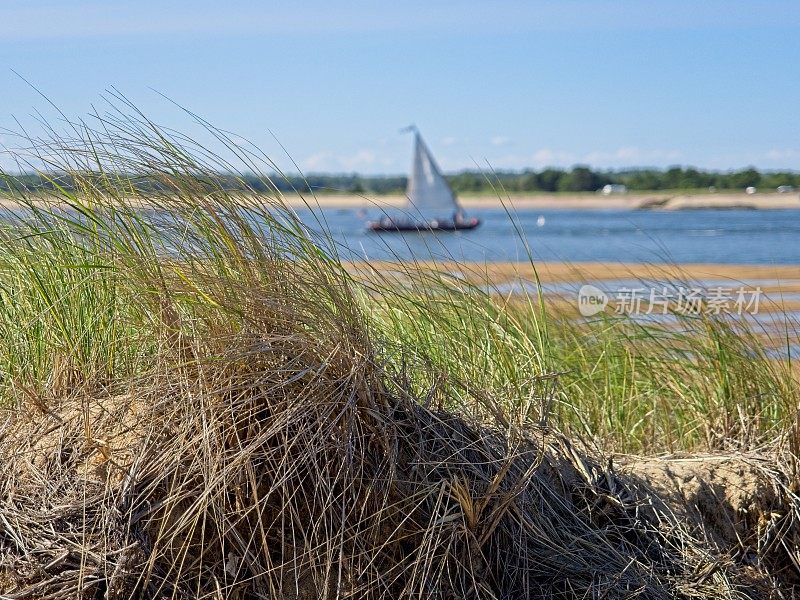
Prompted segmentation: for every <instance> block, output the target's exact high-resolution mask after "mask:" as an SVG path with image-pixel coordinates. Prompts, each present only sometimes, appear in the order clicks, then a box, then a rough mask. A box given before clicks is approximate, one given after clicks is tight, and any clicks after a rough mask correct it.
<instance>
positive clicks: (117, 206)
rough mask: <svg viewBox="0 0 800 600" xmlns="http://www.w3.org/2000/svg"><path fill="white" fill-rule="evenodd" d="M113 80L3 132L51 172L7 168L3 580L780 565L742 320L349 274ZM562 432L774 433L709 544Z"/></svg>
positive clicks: (704, 582)
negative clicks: (660, 322)
mask: <svg viewBox="0 0 800 600" xmlns="http://www.w3.org/2000/svg"><path fill="white" fill-rule="evenodd" d="M120 102H121V103H122V107H121V108H122V109H124V110H122V111H118V112H112V113H111V114H110V115H104V116H98V117H97V118H96V120H95V121H92V122H91V123H71V124H69V127H68V128H67V131H68V132H71V133H69V134H68V135H60V136H56V137H52V138H49V139H47V140H30V144H29V146H30V150H31V152H32V156H30V158H29V159H28V160H29V161H30V165H31V167H35V168H39V169H40V171H41V173H42V175H43V176H44V177H48V178H50V180H51V182H52V184H53V191H51V192H47V193H43V192H41V191H40V190H28V189H24V188H13V186H14V185H18V181H17V180H14V179H13V178H9V179H8V180H7V181H8V185H9V186H12V188H13V189H12V190H11V192H9V194H8V198H7V199H6V202H5V204H4V206H5V207H6V209H5V211H6V212H5V215H4V221H3V225H2V227H0V299H1V300H2V301H1V302H0V377H1V379H0V399H1V401H2V403H3V405H5V406H7V407H12V406H13V407H16V408H18V409H20V410H16V411H10V413H9V414H10V415H11V416H10V417H9V420H7V421H6V422H5V424H4V425H3V426H2V427H0V458H2V459H3V460H1V461H0V481H2V482H3V486H4V488H3V493H2V494H0V517H2V520H3V523H4V529H3V531H2V532H0V548H1V549H2V550H3V552H2V553H0V554H2V556H0V592H2V593H5V588H3V585H5V579H10V580H11V582H12V584H11V587H14V586H15V590H17V591H15V594H16V596H15V597H28V598H38V597H49V598H67V597H87V598H88V597H108V598H127V597H132V596H133V597H142V598H162V597H197V598H201V597H202V598H220V597H241V598H263V597H270V598H273V597H274V598H317V597H328V598H340V597H341V598H344V597H348V598H398V597H415V598H416V597H419V598H428V597H432V598H439V597H441V598H447V597H459V598H520V599H521V598H531V597H553V598H573V597H614V598H629V597H646V598H666V597H685V598H706V597H714V598H730V597H745V596H746V597H751V596H747V594H746V592H745V591H743V590H749V589H750V587H753V586H755V585H756V584H757V585H764V586H767V587H768V586H769V585H772V586H773V587H774V588H775V589H778V590H784V589H785V590H788V589H790V588H791V586H792V585H794V583H793V582H794V581H795V579H794V577H795V576H796V569H794V567H793V566H792V565H793V564H796V563H793V562H792V560H796V558H794V557H795V555H794V554H792V552H793V551H792V550H791V548H790V546H791V545H792V544H795V543H796V540H797V539H800V501H798V499H797V498H796V496H795V495H794V492H793V491H792V490H793V489H794V488H793V487H792V485H791V483H790V482H787V481H786V478H785V477H784V473H787V472H789V471H791V469H792V468H793V464H794V463H793V459H792V458H791V457H792V456H793V455H792V452H793V451H794V450H796V442H795V437H796V435H795V432H796V428H795V415H796V410H797V402H798V387H797V382H796V380H795V379H794V378H793V377H792V369H793V366H792V364H791V363H788V364H787V363H786V362H784V361H778V360H773V359H771V358H770V357H769V355H768V352H767V350H766V347H765V346H764V343H763V340H762V339H761V337H760V336H759V332H758V331H757V330H755V329H753V328H752V326H751V328H750V329H748V328H747V326H746V325H744V326H743V325H742V324H734V323H731V322H729V321H726V320H723V319H716V318H713V317H711V316H691V315H684V316H679V317H678V322H677V325H676V326H674V327H669V328H664V327H660V326H656V325H653V324H647V323H642V322H637V321H634V320H630V319H627V318H624V317H613V316H608V317H605V318H599V319H596V320H592V321H585V320H576V319H575V318H574V317H573V316H570V315H568V314H565V313H564V312H563V311H562V310H560V309H559V308H558V307H557V306H554V305H550V304H549V303H548V302H547V301H546V300H545V298H544V297H543V296H542V295H541V294H538V293H531V294H528V295H521V296H515V297H512V298H508V297H506V298H504V297H502V296H500V295H499V294H495V293H492V291H491V287H490V286H489V287H487V286H486V285H483V282H478V283H474V282H473V283H472V284H470V283H467V282H466V281H464V280H462V279H459V278H457V277H454V276H452V275H448V274H447V273H438V272H436V271H435V270H434V271H431V270H430V269H427V268H421V266H420V265H416V264H413V263H404V264H398V265H397V267H396V269H395V272H394V273H393V274H392V275H391V276H390V275H388V274H386V273H383V272H370V271H369V270H368V269H362V270H361V271H360V272H359V273H358V274H354V273H353V272H352V270H348V268H346V267H345V265H343V264H342V262H341V261H340V260H339V259H338V250H339V249H337V248H336V247H335V246H334V244H333V243H332V242H331V241H330V240H329V239H326V238H325V237H324V235H322V236H321V235H319V233H318V230H321V229H324V223H321V222H320V223H302V222H300V221H299V220H298V219H297V217H296V216H295V215H294V213H293V212H292V211H291V210H290V209H288V208H287V207H286V206H285V205H284V204H283V203H282V202H281V199H280V194H278V192H277V191H276V192H275V194H274V195H273V196H272V197H271V198H269V197H266V196H263V195H262V196H259V195H256V194H254V193H253V191H252V190H250V189H248V187H247V183H246V181H245V180H244V179H242V181H241V182H240V186H238V187H235V186H231V185H230V178H229V177H226V178H225V179H224V181H223V180H221V179H220V178H219V177H218V176H217V175H216V174H217V173H219V172H226V173H231V172H233V173H235V172H236V166H235V164H233V163H234V162H235V163H236V164H238V165H240V167H239V168H240V169H241V170H242V171H245V170H246V171H247V172H258V164H259V163H260V162H263V160H264V157H261V156H260V155H258V154H257V152H256V151H255V150H253V149H248V148H242V147H240V146H238V145H236V144H234V143H233V142H232V141H231V139H230V138H229V137H228V136H227V134H225V133H224V132H221V131H219V130H217V129H214V128H213V127H211V126H208V125H207V124H205V125H206V127H207V130H208V132H209V133H210V134H212V135H213V136H215V137H216V139H217V140H218V142H219V143H221V144H222V145H223V146H224V147H225V148H226V152H227V154H228V155H231V156H232V157H233V158H232V159H231V160H222V159H220V158H218V157H215V156H214V155H213V153H211V152H210V151H208V150H207V149H205V148H203V147H201V146H199V145H197V144H196V143H194V142H192V141H191V140H189V139H186V138H184V137H182V136H180V135H178V134H175V133H172V132H169V131H165V130H163V129H161V128H158V127H156V126H155V125H154V124H152V123H151V122H149V121H148V120H147V119H146V117H144V116H143V115H141V114H140V113H138V112H137V111H136V110H135V108H134V107H132V106H130V105H128V104H125V102H124V99H120ZM262 177H264V179H265V180H266V177H265V176H263V175H262ZM66 181H69V186H66V185H64V182H66ZM309 204H313V198H310V199H309ZM485 283H487V285H488V282H485ZM579 440H582V441H583V443H585V444H586V445H590V444H594V445H596V447H597V449H598V453H597V456H601V455H602V456H604V457H607V456H608V454H605V453H608V452H621V453H632V452H636V453H653V454H660V453H663V452H668V451H669V452H679V451H695V450H709V449H711V450H713V449H716V450H719V449H731V448H735V449H738V450H752V449H754V448H759V447H762V446H767V445H770V446H772V447H773V448H774V447H775V446H776V442H777V446H778V447H779V448H780V451H781V452H785V454H783V455H782V456H785V457H787V458H786V460H785V463H786V464H782V465H781V468H780V469H773V468H772V467H770V468H767V467H765V466H763V463H764V461H763V460H762V461H761V462H757V463H756V467H754V469H755V470H756V471H758V473H761V474H764V473H766V475H764V477H766V480H767V482H768V483H769V486H770V489H771V490H777V491H775V498H774V503H773V504H774V505H770V506H769V507H767V508H768V509H769V510H768V511H767V512H766V513H764V514H765V516H764V519H765V521H764V523H762V522H761V521H757V523H756V525H757V527H756V526H753V527H750V528H749V529H746V530H744V529H743V530H742V531H741V532H740V531H739V530H736V531H735V532H734V535H733V536H732V537H731V538H730V539H728V540H727V542H725V543H719V544H711V543H709V542H708V540H707V539H706V538H704V537H703V536H704V535H705V534H706V533H708V532H707V531H706V529H705V526H704V525H703V524H702V523H701V522H695V523H693V524H692V525H691V526H690V525H689V524H688V523H686V522H685V521H686V519H681V518H679V517H677V516H676V515H675V514H673V513H672V512H671V509H670V508H669V507H666V506H662V505H661V504H659V503H658V502H657V501H656V500H653V496H652V494H648V492H647V491H646V490H645V491H644V492H642V489H641V486H643V485H644V484H643V483H642V482H641V481H640V480H639V479H638V478H637V477H635V476H630V477H627V478H622V477H620V476H619V475H618V474H617V473H616V472H615V471H614V470H613V469H612V465H611V463H610V462H608V463H606V464H603V461H601V460H599V459H597V460H596V459H594V458H592V457H591V456H589V455H587V454H585V446H583V445H582V443H581V442H580V441H579ZM600 451H602V454H601V452H600ZM747 464H750V463H747ZM759 489H760V488H759ZM643 494H644V495H643ZM765 510H766V509H765ZM754 514H755V513H754ZM759 514H760V513H759ZM762 516H763V515H762ZM759 518H760V517H759ZM753 519H756V517H753ZM751 520H752V519H751ZM756 520H757V519H756ZM748 527H749V525H748ZM776 531H780V532H781V534H780V536H782V537H781V540H785V541H786V544H788V546H785V545H781V543H774V537H775V536H774V532H776ZM708 535H709V536H710V535H711V534H710V533H709V534H708ZM737 535H738V536H739V537H738V538H737V537H736V536H737ZM780 536H779V537H780ZM726 539H727V538H726ZM754 547H755V548H757V550H758V551H757V553H756V556H755V558H753V556H752V553H753V550H752V548H754ZM753 564H755V565H757V567H758V569H760V570H759V571H758V577H755V575H754V574H753V573H754V571H753V568H754V567H753ZM775 565H777V566H775ZM787 573H788V575H787ZM756 580H757V581H756ZM754 581H756V584H754V583H753V582H754ZM756 587H757V586H756ZM19 590H22V591H19ZM787 593H788V592H787ZM785 597H789V596H785Z"/></svg>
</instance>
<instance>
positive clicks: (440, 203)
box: [406, 131, 459, 221]
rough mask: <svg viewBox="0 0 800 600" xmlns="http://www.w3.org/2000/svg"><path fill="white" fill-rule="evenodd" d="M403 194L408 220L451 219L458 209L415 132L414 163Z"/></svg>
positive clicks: (447, 186) (446, 185) (420, 138)
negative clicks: (405, 197)
mask: <svg viewBox="0 0 800 600" xmlns="http://www.w3.org/2000/svg"><path fill="white" fill-rule="evenodd" d="M406 195H407V196H408V217H410V218H411V219H423V220H425V221H430V220H432V219H452V218H453V215H454V214H455V213H456V211H458V210H459V206H458V202H456V198H455V196H454V195H453V190H451V189H450V186H449V185H448V184H447V181H446V180H445V178H444V177H443V176H442V173H441V171H439V167H438V166H437V165H436V162H435V161H434V160H433V157H432V156H431V153H430V151H429V150H428V147H427V146H426V145H425V142H423V141H422V136H420V134H419V132H418V131H415V132H414V162H413V164H412V165H411V177H410V178H409V180H408V187H407V188H406Z"/></svg>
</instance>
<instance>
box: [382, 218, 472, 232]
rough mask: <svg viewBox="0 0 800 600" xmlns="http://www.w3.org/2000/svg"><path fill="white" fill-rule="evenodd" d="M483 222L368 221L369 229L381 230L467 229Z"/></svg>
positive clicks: (470, 220)
mask: <svg viewBox="0 0 800 600" xmlns="http://www.w3.org/2000/svg"><path fill="white" fill-rule="evenodd" d="M480 224H481V222H480V220H479V219H469V220H468V221H430V222H427V223H424V222H423V223H413V222H400V223H393V222H383V221H371V222H369V223H367V229H369V230H370V231H380V232H384V231H385V232H397V231H466V230H469V229H475V228H476V227H477V226H478V225H480Z"/></svg>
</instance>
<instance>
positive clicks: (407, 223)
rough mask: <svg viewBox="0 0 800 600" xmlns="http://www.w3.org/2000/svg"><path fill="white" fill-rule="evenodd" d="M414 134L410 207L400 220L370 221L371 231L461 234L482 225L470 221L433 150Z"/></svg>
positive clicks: (408, 188)
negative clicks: (440, 168)
mask: <svg viewBox="0 0 800 600" xmlns="http://www.w3.org/2000/svg"><path fill="white" fill-rule="evenodd" d="M411 129H412V130H413V131H414V162H413V164H412V165H411V176H410V177H409V179H408V186H407V188H406V196H407V198H408V203H407V204H406V206H405V209H404V211H403V213H402V215H401V216H390V215H384V217H383V218H381V219H379V220H377V221H370V222H369V223H367V227H368V228H369V229H370V230H371V231H460V230H462V229H475V228H476V227H477V226H478V225H480V221H479V220H478V219H476V218H474V217H472V218H467V217H466V216H465V215H464V210H463V209H462V208H461V205H460V204H459V203H458V200H457V199H456V197H455V194H453V190H452V189H451V188H450V185H448V183H447V180H445V178H444V177H443V176H442V173H441V171H440V170H439V167H438V166H437V165H436V161H434V160H433V156H431V153H430V150H428V147H427V146H426V145H425V142H424V141H423V140H422V136H421V135H420V133H419V131H418V130H417V128H416V127H412V128H411Z"/></svg>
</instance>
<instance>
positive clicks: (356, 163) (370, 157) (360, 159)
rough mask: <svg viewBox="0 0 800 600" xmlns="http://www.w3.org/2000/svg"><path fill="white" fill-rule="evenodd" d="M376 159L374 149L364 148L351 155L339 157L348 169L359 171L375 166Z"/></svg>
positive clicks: (341, 163)
mask: <svg viewBox="0 0 800 600" xmlns="http://www.w3.org/2000/svg"><path fill="white" fill-rule="evenodd" d="M376 160H377V159H376V156H375V153H374V152H373V151H372V150H369V149H367V148H363V149H361V150H358V151H357V152H356V153H355V154H352V155H350V156H342V157H341V158H339V164H340V165H341V166H342V167H344V168H345V169H347V170H348V171H357V170H359V169H364V168H369V167H371V166H373V165H374V164H375V162H376Z"/></svg>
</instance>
